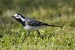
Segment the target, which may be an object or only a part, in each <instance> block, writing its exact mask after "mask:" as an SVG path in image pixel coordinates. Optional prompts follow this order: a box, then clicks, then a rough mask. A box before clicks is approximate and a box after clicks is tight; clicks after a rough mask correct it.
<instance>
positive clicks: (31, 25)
mask: <svg viewBox="0 0 75 50" xmlns="http://www.w3.org/2000/svg"><path fill="white" fill-rule="evenodd" d="M12 17H14V18H15V19H16V20H17V21H19V22H20V23H21V24H22V25H23V26H24V28H25V29H26V30H28V35H29V34H30V31H31V30H36V31H37V32H38V34H39V35H40V32H39V31H38V29H39V28H42V27H45V26H52V27H61V26H56V25H51V24H46V23H43V22H40V21H37V20H34V19H31V18H28V17H24V16H22V15H21V14H15V15H13V16H12Z"/></svg>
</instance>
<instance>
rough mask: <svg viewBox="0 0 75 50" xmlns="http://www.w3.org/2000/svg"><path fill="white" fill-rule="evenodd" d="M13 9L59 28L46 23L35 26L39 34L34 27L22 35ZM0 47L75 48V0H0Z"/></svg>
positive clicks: (3, 49) (14, 49) (7, 49)
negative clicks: (41, 26) (39, 27)
mask: <svg viewBox="0 0 75 50" xmlns="http://www.w3.org/2000/svg"><path fill="white" fill-rule="evenodd" d="M15 13H20V14H22V15H23V16H28V17H30V18H33V19H36V20H39V21H43V22H45V23H49V24H55V25H60V26H63V28H56V27H46V28H44V29H40V30H39V31H40V32H41V35H43V36H44V37H43V38H41V37H39V36H38V35H37V32H36V31H32V32H31V34H30V36H29V37H27V38H26V35H27V31H25V29H24V28H23V26H22V25H21V24H19V23H18V22H17V21H16V20H15V19H13V18H12V17H11V16H12V15H14V14H15ZM24 37H25V41H24V42H22V40H23V38H24ZM0 50H75V0H0Z"/></svg>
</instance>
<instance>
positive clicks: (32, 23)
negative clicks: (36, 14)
mask: <svg viewBox="0 0 75 50" xmlns="http://www.w3.org/2000/svg"><path fill="white" fill-rule="evenodd" d="M26 22H27V23H28V25H30V26H43V25H48V24H46V23H43V22H40V21H37V20H33V19H30V18H28V19H26Z"/></svg>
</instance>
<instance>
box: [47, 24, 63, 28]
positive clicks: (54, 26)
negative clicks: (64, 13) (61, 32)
mask: <svg viewBox="0 0 75 50" xmlns="http://www.w3.org/2000/svg"><path fill="white" fill-rule="evenodd" d="M46 26H51V27H60V28H62V26H57V25H52V24H46Z"/></svg>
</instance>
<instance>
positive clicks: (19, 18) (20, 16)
mask: <svg viewBox="0 0 75 50" xmlns="http://www.w3.org/2000/svg"><path fill="white" fill-rule="evenodd" d="M12 17H13V18H15V19H16V20H18V21H25V17H23V16H22V15H21V14H14V15H13V16H12Z"/></svg>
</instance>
